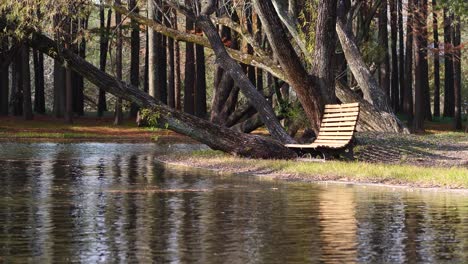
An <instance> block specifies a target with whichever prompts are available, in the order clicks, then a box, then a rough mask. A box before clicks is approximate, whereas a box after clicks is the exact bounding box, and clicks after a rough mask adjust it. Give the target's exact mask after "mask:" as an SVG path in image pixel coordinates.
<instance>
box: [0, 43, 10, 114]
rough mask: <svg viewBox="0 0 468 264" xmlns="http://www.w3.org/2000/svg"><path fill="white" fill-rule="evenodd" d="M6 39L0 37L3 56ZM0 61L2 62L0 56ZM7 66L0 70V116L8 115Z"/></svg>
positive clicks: (0, 51) (0, 48) (6, 46)
mask: <svg viewBox="0 0 468 264" xmlns="http://www.w3.org/2000/svg"><path fill="white" fill-rule="evenodd" d="M8 46H9V45H8V37H6V36H3V37H0V54H4V52H6V51H7V50H8V48H9V47H8ZM0 59H1V60H2V61H4V58H3V57H2V55H0ZM8 68H9V65H8V64H6V65H4V67H3V68H0V115H8V98H9V88H10V87H9V79H10V77H9V72H8Z"/></svg>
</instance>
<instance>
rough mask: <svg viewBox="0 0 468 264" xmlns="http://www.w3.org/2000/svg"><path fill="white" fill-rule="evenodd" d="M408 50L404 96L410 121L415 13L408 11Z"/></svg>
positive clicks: (409, 1) (411, 112) (405, 107)
mask: <svg viewBox="0 0 468 264" xmlns="http://www.w3.org/2000/svg"><path fill="white" fill-rule="evenodd" d="M413 1H414V0H408V6H407V10H412V9H413V8H414V6H413ZM406 23H407V24H406V52H405V80H406V82H405V94H404V96H403V108H404V112H405V113H406V114H407V115H408V123H409V124H412V122H413V45H414V43H413V23H414V22H413V14H412V13H411V12H410V13H408V17H407V20H406Z"/></svg>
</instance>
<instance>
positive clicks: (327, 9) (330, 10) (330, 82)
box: [313, 0, 337, 103]
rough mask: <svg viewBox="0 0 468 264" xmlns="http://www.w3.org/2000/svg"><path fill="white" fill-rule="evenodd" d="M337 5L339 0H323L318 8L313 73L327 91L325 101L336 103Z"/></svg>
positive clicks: (318, 82) (320, 85)
mask: <svg viewBox="0 0 468 264" xmlns="http://www.w3.org/2000/svg"><path fill="white" fill-rule="evenodd" d="M336 7H337V1H334V0H322V1H320V3H319V7H318V10H317V13H318V18H317V24H316V26H315V28H316V30H315V51H314V58H320V59H315V60H314V65H313V70H314V71H313V74H314V76H315V77H316V78H317V79H316V80H317V81H316V83H317V86H318V87H320V90H321V91H322V92H325V102H327V103H336V95H335V67H334V66H335V65H334V63H333V62H334V54H335V48H336V40H337V37H336V30H335V28H336Z"/></svg>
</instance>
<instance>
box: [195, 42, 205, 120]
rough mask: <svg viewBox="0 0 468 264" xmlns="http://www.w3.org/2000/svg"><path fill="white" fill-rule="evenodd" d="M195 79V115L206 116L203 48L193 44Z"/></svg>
mask: <svg viewBox="0 0 468 264" xmlns="http://www.w3.org/2000/svg"><path fill="white" fill-rule="evenodd" d="M195 53H196V71H197V77H196V78H197V81H196V89H195V115H196V116H197V117H200V118H206V73H205V49H204V48H203V46H201V45H195Z"/></svg>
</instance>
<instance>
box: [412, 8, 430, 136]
mask: <svg viewBox="0 0 468 264" xmlns="http://www.w3.org/2000/svg"><path fill="white" fill-rule="evenodd" d="M414 3H415V7H416V8H418V10H421V8H422V5H423V0H415V1H414ZM423 18H424V15H423V14H422V12H418V13H415V14H414V21H413V23H414V32H418V34H417V35H415V36H414V38H413V40H414V72H415V75H414V79H415V87H414V90H415V92H414V98H415V101H414V120H413V131H414V132H422V131H424V81H423V78H424V75H425V74H427V72H425V71H424V70H425V69H424V56H425V52H424V49H425V47H424V46H423V43H424V36H423V35H421V34H420V33H419V32H422V27H424V24H423Z"/></svg>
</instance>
